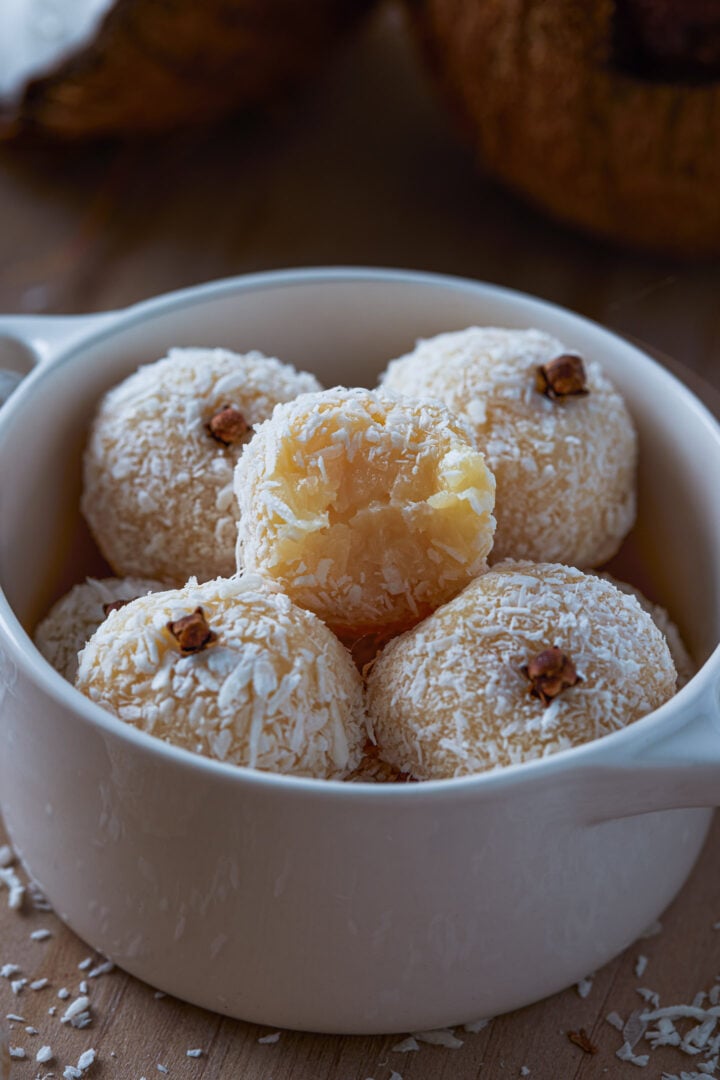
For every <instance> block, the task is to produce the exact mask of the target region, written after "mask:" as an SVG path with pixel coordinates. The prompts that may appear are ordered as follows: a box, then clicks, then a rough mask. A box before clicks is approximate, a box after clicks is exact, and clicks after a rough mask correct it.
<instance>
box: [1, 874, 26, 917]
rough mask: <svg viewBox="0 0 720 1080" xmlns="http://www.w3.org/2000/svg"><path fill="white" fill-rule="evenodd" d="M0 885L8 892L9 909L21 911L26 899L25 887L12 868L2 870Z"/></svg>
mask: <svg viewBox="0 0 720 1080" xmlns="http://www.w3.org/2000/svg"><path fill="white" fill-rule="evenodd" d="M0 885H4V886H5V887H6V889H7V890H8V907H10V908H12V910H13V911H19V910H20V908H21V907H22V903H23V900H24V898H25V886H24V885H23V883H22V881H21V880H20V878H19V877H18V876H17V874H16V873H15V871H14V870H13V868H12V867H11V866H8V867H3V868H2V869H0Z"/></svg>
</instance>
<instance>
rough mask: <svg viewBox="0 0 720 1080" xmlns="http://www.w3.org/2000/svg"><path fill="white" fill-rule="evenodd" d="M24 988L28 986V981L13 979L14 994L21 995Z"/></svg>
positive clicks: (11, 987)
mask: <svg viewBox="0 0 720 1080" xmlns="http://www.w3.org/2000/svg"><path fill="white" fill-rule="evenodd" d="M24 986H27V979H13V981H12V982H11V983H10V989H11V990H12V992H13V994H19V993H20V991H21V990H22V988H23V987H24Z"/></svg>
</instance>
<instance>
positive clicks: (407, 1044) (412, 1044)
mask: <svg viewBox="0 0 720 1080" xmlns="http://www.w3.org/2000/svg"><path fill="white" fill-rule="evenodd" d="M390 1049H391V1051H392V1053H394V1054H407V1053H409V1051H411V1050H419V1049H420V1047H419V1046H418V1041H417V1039H414V1038H413V1037H412V1035H409V1036H408V1037H407V1039H403V1040H402V1042H399V1043H395V1045H394V1046H391V1047H390Z"/></svg>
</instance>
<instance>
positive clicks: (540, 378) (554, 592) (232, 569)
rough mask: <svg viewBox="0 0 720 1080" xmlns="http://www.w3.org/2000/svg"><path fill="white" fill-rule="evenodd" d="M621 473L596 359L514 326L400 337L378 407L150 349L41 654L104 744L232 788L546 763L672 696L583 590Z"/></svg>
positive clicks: (110, 404)
mask: <svg viewBox="0 0 720 1080" xmlns="http://www.w3.org/2000/svg"><path fill="white" fill-rule="evenodd" d="M635 466H636V434H635V431H634V428H633V424H632V421H631V418H630V416H629V414H628V411H627V409H626V407H625V405H624V403H623V400H622V398H621V397H620V395H619V394H618V392H617V391H616V390H615V389H614V387H613V386H612V384H611V383H610V381H609V380H608V378H607V377H606V376H605V375H604V373H603V371H602V370H601V367H600V366H599V364H598V363H597V361H596V358H594V357H590V356H580V355H578V354H576V353H574V352H573V351H572V349H570V348H568V347H567V346H566V345H564V344H563V343H561V342H560V341H557V340H555V339H554V338H552V337H549V336H548V335H547V334H544V333H540V332H539V331H536V330H505V329H496V328H488V327H472V328H470V329H467V330H462V331H459V332H452V333H445V334H441V335H439V336H438V337H435V338H433V339H431V340H427V341H421V342H420V343H419V344H418V345H417V347H416V348H415V350H414V351H413V352H412V353H410V354H409V355H407V356H404V357H401V358H400V359H397V360H393V361H392V362H391V363H390V364H389V365H388V367H387V370H386V371H385V373H384V375H383V376H382V379H381V383H380V386H379V388H378V389H376V390H365V389H357V388H355V389H345V388H342V387H335V388H334V389H330V390H323V389H322V388H321V387H320V385H319V383H318V382H317V380H316V379H315V377H314V376H313V375H310V374H307V373H304V372H298V371H296V370H295V369H294V368H293V367H291V366H289V365H287V364H284V363H281V362H280V361H279V360H276V359H270V358H268V357H266V356H264V355H262V354H261V353H258V352H250V353H246V354H244V355H238V354H236V353H232V352H229V351H227V350H224V349H173V350H171V352H170V353H169V355H168V356H167V357H165V358H163V359H161V360H158V361H157V362H156V363H152V364H148V365H146V366H144V367H141V368H140V369H139V370H138V371H136V372H135V373H134V374H132V375H131V376H130V377H129V378H127V379H126V380H125V381H124V382H123V383H121V384H120V385H119V386H116V387H115V388H114V389H112V390H111V391H110V392H109V393H108V394H107V395H106V396H105V398H104V399H103V400H102V402H101V403H100V407H99V409H98V412H97V415H96V416H95V419H94V422H93V424H92V429H91V432H90V437H89V441H88V445H87V449H86V453H85V461H84V488H83V497H82V510H83V513H84V515H85V518H86V520H87V522H88V524H89V526H90V529H91V531H92V533H93V535H94V537H95V540H96V541H97V544H98V546H99V548H100V551H101V552H102V554H103V556H104V557H105V559H106V560H107V562H108V563H109V565H110V567H111V568H112V571H113V572H114V573H115V574H116V575H117V577H116V578H108V579H105V580H102V581H99V580H92V579H90V580H87V581H86V582H85V583H83V584H79V585H77V586H75V588H74V589H73V590H72V591H71V592H70V593H68V594H67V595H66V596H65V597H63V598H62V599H61V600H60V601H58V603H57V604H56V605H55V606H54V608H53V609H52V610H51V611H50V612H49V614H48V615H47V617H46V618H45V619H44V620H43V622H42V623H41V624H40V625H39V627H38V628H37V632H36V641H37V644H38V646H39V648H40V649H41V651H42V652H43V653H44V655H45V656H46V657H47V659H48V660H49V661H50V662H51V663H52V664H53V665H54V666H55V667H57V668H58V670H60V671H61V672H62V673H63V674H64V675H65V676H66V677H67V678H68V679H71V680H74V682H75V685H76V686H77V687H78V688H79V689H80V690H81V691H82V692H83V693H84V694H86V695H87V696H88V697H89V698H91V699H92V700H93V701H95V702H97V703H98V704H99V705H101V706H103V707H104V708H105V709H107V710H108V711H109V712H111V713H113V714H114V715H115V716H116V717H117V718H118V719H119V720H121V721H124V722H126V723H128V724H132V725H135V726H136V727H138V728H140V729H142V730H143V731H145V732H148V733H150V734H152V735H154V736H156V737H158V738H161V739H164V740H166V741H168V742H171V743H173V744H175V745H177V746H181V747H184V748H186V749H188V750H191V751H195V752H197V753H199V754H204V755H206V756H209V757H213V758H216V759H218V760H220V761H224V762H229V763H233V764H235V765H243V766H249V767H252V768H255V769H263V770H269V771H273V772H281V773H294V774H298V775H302V776H310V777H318V778H332V779H353V780H358V779H361V780H370V779H374V780H378V779H386V780H387V779H393V780H397V779H413V780H427V779H438V778H448V777H455V776H459V775H464V774H468V773H475V772H480V771H483V770H488V769H493V768H496V767H498V766H503V765H508V764H513V763H516V762H521V761H527V760H530V759H533V758H538V757H542V756H544V755H546V754H549V753H552V752H555V751H558V750H561V749H565V748H567V747H571V746H575V745H578V744H579V743H583V742H587V741H588V740H591V739H595V738H598V737H599V736H602V735H604V734H607V733H609V732H611V731H615V730H617V729H618V728H621V727H623V726H624V725H626V724H629V723H631V722H632V721H634V720H636V719H638V718H639V717H641V716H643V715H645V714H646V713H648V712H650V711H651V710H653V709H655V708H657V707H658V706H659V705H661V704H662V703H663V702H664V701H666V700H667V699H668V698H669V697H671V696H672V694H674V693H675V690H676V688H677V686H678V679H680V680H681V681H682V680H685V679H687V678H688V677H689V675H690V674H691V670H692V668H691V662H690V661H689V659H688V657H687V654H686V653H685V651H684V649H683V647H682V643H681V642H680V640H679V637H678V635H677V631H676V630H675V628H674V627H673V626H672V624H671V623H670V622H669V620H668V618H667V615H666V614H665V613H664V612H663V611H662V610H661V609H658V608H655V607H653V605H651V604H649V603H648V602H647V601H645V600H644V598H643V597H642V596H640V595H639V594H638V593H637V592H635V591H634V590H632V589H630V588H629V587H625V586H622V585H619V584H618V583H616V582H614V581H613V580H612V579H610V578H608V577H606V576H602V575H600V574H596V573H592V572H590V571H591V570H592V568H593V567H597V566H599V565H600V564H602V563H604V562H605V561H607V560H608V559H609V558H610V557H611V556H612V555H613V554H614V553H615V552H616V551H617V549H618V547H619V545H620V543H621V542H622V540H623V537H624V536H625V535H626V533H627V532H628V530H629V529H630V528H631V526H632V524H633V520H634V516H635ZM668 641H670V643H671V646H669V645H668Z"/></svg>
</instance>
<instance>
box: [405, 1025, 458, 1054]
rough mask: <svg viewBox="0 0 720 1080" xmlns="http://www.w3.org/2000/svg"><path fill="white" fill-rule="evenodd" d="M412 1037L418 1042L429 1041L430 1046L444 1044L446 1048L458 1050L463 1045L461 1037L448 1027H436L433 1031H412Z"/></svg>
mask: <svg viewBox="0 0 720 1080" xmlns="http://www.w3.org/2000/svg"><path fill="white" fill-rule="evenodd" d="M412 1034H413V1038H414V1039H417V1041H418V1042H423V1043H429V1045H430V1046H446V1047H447V1048H448V1050H459V1049H460V1047H461V1046H462V1045H463V1041H462V1039H458V1037H457V1036H456V1035H455V1034H454V1033H453V1032H452V1031H451V1030H450V1028H436V1030H434V1031H413V1033H412Z"/></svg>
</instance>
